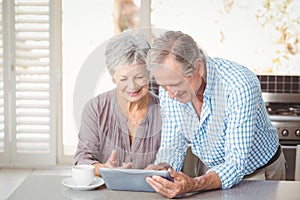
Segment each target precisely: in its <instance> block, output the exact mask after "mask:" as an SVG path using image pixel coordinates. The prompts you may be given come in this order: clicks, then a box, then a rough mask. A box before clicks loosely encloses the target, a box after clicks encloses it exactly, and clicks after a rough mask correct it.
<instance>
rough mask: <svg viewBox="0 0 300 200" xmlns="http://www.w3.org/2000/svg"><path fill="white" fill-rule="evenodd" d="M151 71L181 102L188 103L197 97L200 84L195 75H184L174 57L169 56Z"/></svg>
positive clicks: (158, 81) (171, 95) (163, 86)
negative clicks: (196, 92) (196, 93)
mask: <svg viewBox="0 0 300 200" xmlns="http://www.w3.org/2000/svg"><path fill="white" fill-rule="evenodd" d="M151 73H152V74H153V76H154V78H155V80H156V82H157V83H158V84H159V85H161V86H162V88H163V89H164V90H166V91H167V92H168V94H169V96H170V98H171V99H173V98H176V99H177V100H178V101H179V102H181V103H187V102H189V101H191V100H192V98H193V97H195V91H196V89H197V86H198V85H199V84H197V80H196V78H195V76H194V75H193V76H191V77H186V76H184V75H183V73H182V72H181V70H180V68H179V65H178V63H177V62H176V61H175V60H174V59H173V57H171V56H169V57H167V58H166V59H165V61H164V62H163V63H162V64H161V65H160V66H155V67H154V68H153V70H152V71H151ZM198 81H200V80H198Z"/></svg>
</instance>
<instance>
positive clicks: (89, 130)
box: [73, 99, 100, 164]
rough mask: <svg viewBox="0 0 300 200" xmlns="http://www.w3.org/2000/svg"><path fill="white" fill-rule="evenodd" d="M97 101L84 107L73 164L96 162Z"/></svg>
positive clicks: (97, 143) (97, 141)
mask: <svg viewBox="0 0 300 200" xmlns="http://www.w3.org/2000/svg"><path fill="white" fill-rule="evenodd" d="M97 113H98V112H97V101H96V99H92V100H90V101H89V102H88V103H87V104H86V105H85V107H84V109H83V112H82V116H81V124H80V129H79V133H78V145H77V150H76V153H75V155H74V158H73V160H74V164H93V163H96V162H98V160H97V155H98V154H99V143H100V142H99V135H98V125H97V119H98V114H97Z"/></svg>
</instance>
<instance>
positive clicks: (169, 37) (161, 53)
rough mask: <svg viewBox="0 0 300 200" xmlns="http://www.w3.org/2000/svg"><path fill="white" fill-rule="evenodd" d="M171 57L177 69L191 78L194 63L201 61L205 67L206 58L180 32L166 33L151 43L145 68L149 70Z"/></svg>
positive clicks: (187, 36)
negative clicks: (177, 65) (176, 64)
mask: <svg viewBox="0 0 300 200" xmlns="http://www.w3.org/2000/svg"><path fill="white" fill-rule="evenodd" d="M171 54H172V55H173V57H174V58H175V60H176V61H177V62H178V64H179V67H180V68H181V70H182V72H183V73H184V74H185V75H186V76H191V75H192V74H193V72H194V70H195V62H196V60H197V59H199V58H200V59H201V60H202V62H203V65H204V67H205V65H206V58H205V55H204V53H203V51H202V50H201V49H199V47H198V46H197V43H196V42H195V41H194V39H193V38H192V37H191V36H189V35H187V34H184V33H182V32H181V31H167V32H165V33H164V34H163V35H162V36H160V37H159V38H156V39H155V40H154V42H153V45H152V48H151V50H150V51H149V52H148V56H147V67H148V70H149V71H151V68H152V67H153V66H155V65H157V64H161V63H163V62H164V60H165V59H166V58H167V57H168V56H169V55H171Z"/></svg>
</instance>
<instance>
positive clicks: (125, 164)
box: [121, 162, 133, 169]
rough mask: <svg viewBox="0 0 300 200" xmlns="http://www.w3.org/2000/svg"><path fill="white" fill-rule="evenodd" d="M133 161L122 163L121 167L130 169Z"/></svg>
mask: <svg viewBox="0 0 300 200" xmlns="http://www.w3.org/2000/svg"><path fill="white" fill-rule="evenodd" d="M132 165H133V163H131V162H129V163H123V164H122V167H121V168H122V169H131V168H132Z"/></svg>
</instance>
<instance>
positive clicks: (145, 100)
mask: <svg viewBox="0 0 300 200" xmlns="http://www.w3.org/2000/svg"><path fill="white" fill-rule="evenodd" d="M149 49H150V45H149V43H148V42H147V40H146V39H145V38H144V37H143V36H142V35H141V34H133V33H129V32H127V33H122V34H120V35H117V36H114V37H113V38H112V39H111V40H110V41H109V43H108V44H107V47H106V51H105V57H106V65H107V67H108V71H109V73H110V75H111V76H112V80H113V82H114V83H115V84H116V87H115V88H114V89H112V90H110V91H108V92H105V93H102V94H100V95H98V96H97V97H95V98H93V99H91V100H90V101H89V102H88V103H87V104H86V105H85V107H84V110H83V112H82V116H81V125H80V130H79V134H78V139H79V141H78V146H77V151H76V153H75V155H74V163H75V165H76V164H93V165H95V173H96V175H98V176H101V175H100V173H99V168H115V167H123V168H134V169H144V168H145V167H146V166H147V165H149V164H151V163H153V162H154V160H155V157H156V153H157V151H158V148H159V146H160V135H161V116H160V111H159V100H158V97H157V96H156V95H154V94H153V93H151V92H150V91H149V72H148V71H147V69H146V66H145V59H146V56H147V52H148V50H149Z"/></svg>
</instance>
